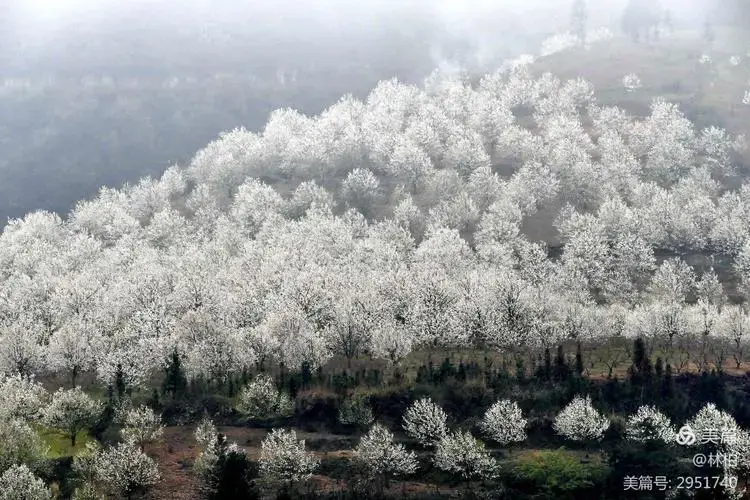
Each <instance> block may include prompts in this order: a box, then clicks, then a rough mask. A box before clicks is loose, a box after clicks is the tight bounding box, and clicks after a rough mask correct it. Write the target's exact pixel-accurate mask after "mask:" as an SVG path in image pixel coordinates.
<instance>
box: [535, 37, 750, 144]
mask: <svg viewBox="0 0 750 500" xmlns="http://www.w3.org/2000/svg"><path fill="white" fill-rule="evenodd" d="M732 39H734V38H733V37H732V33H731V32H730V31H728V30H726V31H721V32H719V34H718V36H717V40H716V42H714V44H713V47H712V48H709V47H707V46H706V44H705V43H704V42H703V41H702V40H701V38H700V33H696V32H676V33H675V34H674V35H671V36H669V37H666V38H663V39H661V40H660V41H657V42H654V43H651V44H646V43H634V42H632V41H631V40H629V39H627V38H622V37H620V38H615V39H613V40H611V41H609V42H605V43H599V44H595V45H593V46H592V47H591V48H590V49H589V50H584V49H576V50H570V51H566V52H562V53H558V54H553V55H551V56H548V57H544V58H540V59H539V60H538V61H537V62H536V63H535V64H534V66H533V69H534V71H536V72H540V73H541V72H545V71H549V72H552V73H554V74H555V75H558V76H559V77H561V78H565V79H567V78H576V77H578V76H580V77H583V78H585V79H586V80H588V81H590V82H591V83H592V84H593V85H594V87H595V88H596V92H597V97H598V99H599V102H600V103H602V104H607V105H618V106H621V107H623V108H625V109H628V110H629V111H631V112H633V113H635V114H638V115H644V114H647V113H648V107H649V104H650V102H651V100H652V99H653V98H654V97H664V98H665V99H667V100H669V101H672V102H676V103H679V104H680V106H681V108H682V109H683V111H685V113H686V115H687V116H689V117H690V118H691V119H692V120H693V121H694V122H695V124H696V126H697V127H705V126H708V125H720V126H724V127H726V128H727V129H728V130H731V131H733V132H735V133H746V134H747V133H750V106H745V105H743V104H742V97H743V95H744V92H745V90H747V89H750V86H749V85H748V79H750V62H748V61H747V60H744V58H745V56H746V54H745V49H744V48H742V47H737V46H732V43H731V42H730V40H732ZM704 53H706V54H710V55H711V56H712V58H713V63H712V64H711V65H710V66H711V69H709V67H708V65H700V64H699V63H698V60H699V58H700V56H701V54H704ZM732 55H739V56H742V57H743V61H742V62H741V64H740V65H739V66H732V65H731V64H730V62H729V58H730V56H732ZM712 70H713V74H711V73H712ZM627 73H635V74H637V75H638V76H639V77H640V79H641V81H642V83H643V88H641V89H639V90H637V91H634V92H626V91H625V89H624V88H623V86H622V77H623V76H624V75H625V74H627Z"/></svg>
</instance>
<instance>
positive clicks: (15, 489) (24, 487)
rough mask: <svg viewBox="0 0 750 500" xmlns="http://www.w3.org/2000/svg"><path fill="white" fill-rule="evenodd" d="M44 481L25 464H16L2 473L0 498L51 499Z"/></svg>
mask: <svg viewBox="0 0 750 500" xmlns="http://www.w3.org/2000/svg"><path fill="white" fill-rule="evenodd" d="M50 498H52V494H51V493H50V491H49V489H48V488H47V486H45V484H44V481H42V480H41V479H39V478H38V477H36V476H35V475H34V474H33V473H32V472H31V470H29V468H28V467H26V466H25V465H24V464H21V465H14V466H12V467H11V468H9V469H8V470H6V471H5V472H3V474H2V475H0V500H49V499H50Z"/></svg>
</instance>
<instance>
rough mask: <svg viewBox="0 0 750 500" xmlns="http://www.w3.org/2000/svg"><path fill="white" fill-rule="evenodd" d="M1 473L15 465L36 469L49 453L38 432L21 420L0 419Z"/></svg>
mask: <svg viewBox="0 0 750 500" xmlns="http://www.w3.org/2000/svg"><path fill="white" fill-rule="evenodd" d="M0 443H2V446H0V472H3V471H5V470H6V469H8V468H9V467H11V466H12V465H14V464H21V463H23V464H27V465H29V466H32V467H35V466H36V465H37V464H39V463H40V462H41V460H42V459H43V458H44V456H45V455H46V453H47V448H46V447H45V446H44V444H43V442H42V439H41V438H40V437H39V435H38V434H37V433H36V431H35V430H34V429H33V428H32V427H31V426H30V425H29V424H27V423H26V422H24V421H23V420H20V419H0Z"/></svg>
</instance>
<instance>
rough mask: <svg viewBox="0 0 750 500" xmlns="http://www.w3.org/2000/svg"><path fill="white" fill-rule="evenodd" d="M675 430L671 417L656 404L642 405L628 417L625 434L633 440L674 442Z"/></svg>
mask: <svg viewBox="0 0 750 500" xmlns="http://www.w3.org/2000/svg"><path fill="white" fill-rule="evenodd" d="M675 435H676V433H675V430H674V427H673V426H672V422H671V421H670V420H669V417H667V416H666V415H664V414H663V413H662V412H660V411H659V410H658V409H657V408H656V407H654V406H641V407H640V408H638V411H637V412H636V413H635V414H634V415H631V416H630V418H628V421H627V423H626V424H625V436H626V437H627V438H628V439H630V440H631V441H638V442H646V441H663V442H665V443H672V442H674V440H675Z"/></svg>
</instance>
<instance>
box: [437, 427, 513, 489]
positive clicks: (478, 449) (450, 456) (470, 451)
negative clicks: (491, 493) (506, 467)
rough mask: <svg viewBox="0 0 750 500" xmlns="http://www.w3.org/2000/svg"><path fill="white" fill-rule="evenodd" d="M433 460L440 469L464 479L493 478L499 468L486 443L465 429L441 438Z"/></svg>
mask: <svg viewBox="0 0 750 500" xmlns="http://www.w3.org/2000/svg"><path fill="white" fill-rule="evenodd" d="M433 462H434V464H435V467H437V468H438V469H440V470H442V471H445V472H450V473H452V474H457V475H460V476H461V477H462V478H463V479H492V478H494V477H496V476H497V474H498V469H499V465H498V463H497V460H495V459H494V458H492V457H491V456H490V454H489V452H488V451H487V450H486V448H485V446H484V443H482V442H481V441H479V440H478V439H476V438H474V436H472V435H471V433H470V432H465V431H457V432H454V433H451V434H448V435H446V436H445V437H443V438H442V439H440V440H439V441H438V442H437V443H436V444H435V455H434V457H433Z"/></svg>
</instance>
